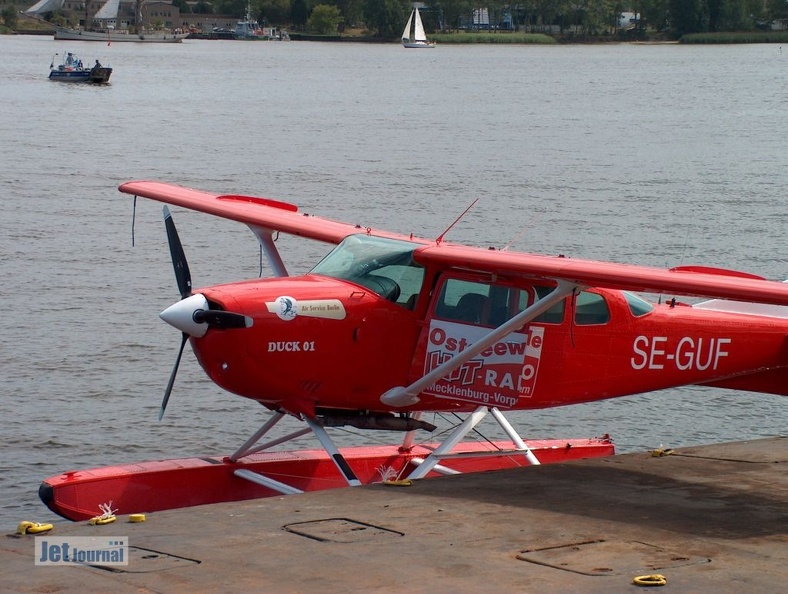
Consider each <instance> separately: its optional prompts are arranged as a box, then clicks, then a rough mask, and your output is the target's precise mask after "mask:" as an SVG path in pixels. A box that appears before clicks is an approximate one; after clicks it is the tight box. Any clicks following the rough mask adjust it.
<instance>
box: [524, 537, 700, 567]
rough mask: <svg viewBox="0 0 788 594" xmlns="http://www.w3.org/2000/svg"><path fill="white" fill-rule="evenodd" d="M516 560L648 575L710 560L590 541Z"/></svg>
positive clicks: (530, 551)
mask: <svg viewBox="0 0 788 594" xmlns="http://www.w3.org/2000/svg"><path fill="white" fill-rule="evenodd" d="M517 559H519V560H521V561H528V562H529V563H536V564H538V565H544V566H546V567H552V568H554V569H561V570H563V571H571V572H573V573H579V574H582V575H591V576H599V575H621V574H637V573H650V572H653V571H657V570H664V569H669V568H673V567H681V566H685V565H700V564H703V563H710V562H711V559H708V558H706V557H698V556H696V555H687V554H683V553H680V552H676V551H668V550H666V549H663V548H661V547H658V546H656V545H653V544H649V543H645V542H639V541H608V540H602V539H600V540H591V541H585V542H575V543H569V544H563V545H558V546H553V547H545V548H541V549H528V550H524V551H521V552H520V553H519V554H518V555H517Z"/></svg>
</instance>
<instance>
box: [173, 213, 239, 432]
mask: <svg viewBox="0 0 788 594" xmlns="http://www.w3.org/2000/svg"><path fill="white" fill-rule="evenodd" d="M164 226H165V228H166V229H167V241H168V243H169V245H170V256H171V257H172V267H173V269H174V270H175V281H176V282H177V284H178V291H179V292H180V294H181V300H180V301H178V302H177V303H174V304H173V305H171V306H170V307H168V308H167V309H165V310H164V311H163V312H161V313H160V314H159V317H160V318H161V319H162V320H164V321H165V322H167V323H168V324H170V325H171V326H174V327H175V328H177V329H178V330H180V331H181V348H180V349H179V350H178V358H177V359H175V365H174V366H173V368H172V372H171V373H170V380H169V382H167V389H166V390H165V391H164V399H163V400H162V401H161V409H160V410H159V420H160V421H161V419H162V417H164V410H165V409H166V408H167V403H168V402H169V400H170V394H171V393H172V387H173V385H174V384H175V376H176V375H177V373H178V367H179V366H180V364H181V357H182V356H183V349H184V348H185V347H186V342H187V341H188V340H189V337H190V336H193V337H195V338H201V337H203V336H205V333H206V332H207V331H208V328H216V329H218V330H228V329H231V328H249V327H251V326H252V324H253V320H252V318H250V317H249V316H245V315H243V314H239V313H234V312H231V311H224V310H220V309H211V308H210V304H209V303H208V300H207V299H206V298H205V296H204V295H201V294H199V293H197V294H195V295H192V277H191V273H190V272H189V264H188V262H187V261H186V253H185V252H184V251H183V245H182V244H181V240H180V237H179V236H178V230H177V229H176V228H175V221H173V220H172V215H171V214H170V209H169V208H167V207H166V206H165V207H164Z"/></svg>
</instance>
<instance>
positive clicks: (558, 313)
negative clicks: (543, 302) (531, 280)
mask: <svg viewBox="0 0 788 594" xmlns="http://www.w3.org/2000/svg"><path fill="white" fill-rule="evenodd" d="M534 290H535V291H536V295H537V296H538V297H539V299H541V298H542V297H544V296H545V295H548V294H549V293H552V291H553V287H544V286H535V287H534ZM565 303H566V299H563V300H561V301H560V302H559V303H556V304H555V305H554V306H553V307H551V308H550V309H548V310H547V311H546V312H544V313H543V314H540V315H538V316H536V317H535V318H534V322H538V323H540V324H560V323H561V322H563V321H564V304H565Z"/></svg>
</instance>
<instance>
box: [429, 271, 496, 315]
mask: <svg viewBox="0 0 788 594" xmlns="http://www.w3.org/2000/svg"><path fill="white" fill-rule="evenodd" d="M489 293H490V286H489V285H486V284H484V283H476V282H473V281H466V280H460V279H456V278H450V279H448V280H446V282H445V283H443V287H442V288H441V292H440V295H439V296H438V303H437V304H436V306H435V315H436V316H438V317H439V318H443V319H444V320H450V321H453V322H464V323H466V324H481V323H483V322H484V321H486V320H487V318H488V317H489V312H490V298H489Z"/></svg>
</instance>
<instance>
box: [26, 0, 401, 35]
mask: <svg viewBox="0 0 788 594" xmlns="http://www.w3.org/2000/svg"><path fill="white" fill-rule="evenodd" d="M41 1H42V2H45V1H46V0H41ZM412 22H413V13H412V12H411V13H410V16H409V17H408V24H407V25H405V30H404V31H403V32H402V41H403V42H405V41H410V25H411V23H412Z"/></svg>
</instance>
